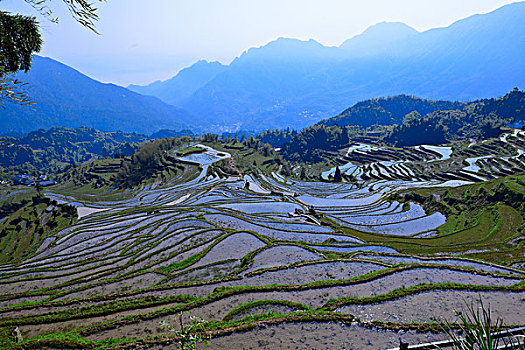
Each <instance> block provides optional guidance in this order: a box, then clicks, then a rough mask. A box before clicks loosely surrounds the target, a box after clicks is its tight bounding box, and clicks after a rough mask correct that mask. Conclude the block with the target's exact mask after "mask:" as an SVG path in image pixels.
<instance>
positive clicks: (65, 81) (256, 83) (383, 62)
mask: <svg viewBox="0 0 525 350" xmlns="http://www.w3.org/2000/svg"><path fill="white" fill-rule="evenodd" d="M523 18H525V2H518V3H513V4H510V5H506V6H503V7H502V8H500V9H498V10H496V11H493V12H490V13H488V14H483V15H474V16H471V17H468V18H465V19H463V20H460V21H457V22H455V23H453V24H451V25H450V26H448V27H446V28H437V29H431V30H428V31H425V32H418V31H417V30H415V29H413V28H411V27H409V26H408V25H406V24H403V23H387V22H383V23H379V24H376V25H374V26H372V27H370V28H368V29H366V30H365V31H364V32H363V33H362V34H360V35H357V36H355V37H353V38H351V39H348V40H346V41H345V42H343V43H342V44H341V45H340V46H338V47H328V46H324V45H322V44H320V43H318V42H316V41H315V40H308V41H301V40H297V39H289V38H279V39H277V40H274V41H272V42H270V43H268V44H266V45H264V46H261V47H258V48H252V49H249V50H247V51H246V52H244V53H243V54H242V55H241V56H240V57H238V58H236V59H235V60H233V61H232V62H231V63H230V64H229V65H223V64H221V63H218V62H207V61H199V62H197V63H195V64H194V65H192V66H190V67H188V68H185V69H183V70H181V71H180V72H179V73H178V74H177V75H176V76H174V77H173V78H171V79H169V80H166V81H157V82H154V83H152V84H150V85H147V86H137V85H131V86H129V87H128V88H127V89H126V88H123V87H120V86H116V85H113V84H103V83H100V82H98V81H96V80H93V79H91V78H89V77H87V76H85V75H83V74H82V73H80V72H78V71H76V70H75V69H73V68H71V67H68V66H66V65H64V64H62V63H59V62H57V61H54V60H52V59H50V58H43V57H38V56H36V57H35V58H34V62H33V67H32V69H31V70H30V71H29V72H28V73H19V74H18V77H19V78H20V80H22V81H24V82H27V83H29V86H30V88H29V90H28V92H29V95H30V97H31V98H32V99H33V101H35V102H36V103H35V105H33V106H31V107H22V106H17V105H12V104H8V105H7V106H6V108H4V109H0V130H1V131H2V133H4V134H5V133H9V132H28V131H31V130H36V129H41V128H45V129H47V128H50V127H53V126H65V127H79V126H87V127H92V128H96V129H99V130H103V131H111V130H121V131H125V132H132V131H136V132H141V133H146V134H150V133H152V132H155V131H158V130H160V129H171V130H182V129H189V130H191V131H190V132H205V131H206V132H210V131H211V132H232V131H237V130H239V129H244V130H253V131H260V130H264V129H272V128H286V127H291V128H294V129H300V128H303V127H306V126H309V125H313V124H315V123H317V122H319V121H320V120H323V119H326V118H329V117H333V116H337V115H339V114H340V113H341V111H344V110H346V109H347V108H348V107H349V106H352V105H354V104H355V103H356V102H358V101H363V100H367V99H373V98H379V97H382V96H393V95H399V94H405V95H411V96H418V97H422V98H427V99H433V100H451V101H455V100H459V101H471V100H477V99H482V98H487V97H492V96H502V95H504V94H505V93H506V92H508V91H510V90H511V89H512V88H514V87H516V86H517V87H523V86H524V85H525V65H524V64H523V57H525V21H523ZM146 95H147V96H146Z"/></svg>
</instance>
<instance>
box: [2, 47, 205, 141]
mask: <svg viewBox="0 0 525 350" xmlns="http://www.w3.org/2000/svg"><path fill="white" fill-rule="evenodd" d="M19 78H20V80H22V81H24V82H27V83H28V84H29V87H28V93H29V95H30V97H31V99H32V100H33V101H34V102H36V104H35V105H33V106H30V107H27V106H18V105H13V104H8V105H7V106H6V108H5V109H0V129H1V130H3V132H27V131H31V130H37V129H48V128H51V127H54V126H65V127H70V128H76V127H80V126H87V127H92V128H96V129H99V130H103V131H113V130H122V131H126V132H131V131H137V132H142V133H151V132H154V131H157V130H159V129H162V128H166V129H167V128H169V129H182V128H184V127H187V126H188V125H192V124H194V123H195V117H193V116H191V115H190V114H189V113H188V112H186V111H184V110H182V109H179V108H177V107H174V106H171V105H168V104H166V103H164V102H162V101H160V100H159V99H158V98H156V97H151V96H143V95H140V94H137V93H135V92H132V91H129V90H127V89H125V88H123V87H120V86H116V85H113V84H102V83H100V82H98V81H96V80H93V79H91V78H89V77H87V76H85V75H83V74H82V73H80V72H78V71H76V70H74V69H73V68H71V67H68V66H66V65H64V64H62V63H59V62H57V61H54V60H52V59H50V58H43V57H39V56H35V57H34V60H33V67H32V69H31V70H30V71H29V72H28V73H27V74H25V73H20V74H19ZM197 122H198V120H197Z"/></svg>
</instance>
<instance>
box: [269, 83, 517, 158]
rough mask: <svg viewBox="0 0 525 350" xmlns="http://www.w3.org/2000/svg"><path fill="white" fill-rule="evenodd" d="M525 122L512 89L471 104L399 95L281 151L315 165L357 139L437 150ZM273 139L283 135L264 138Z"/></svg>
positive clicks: (349, 113)
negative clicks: (433, 146)
mask: <svg viewBox="0 0 525 350" xmlns="http://www.w3.org/2000/svg"><path fill="white" fill-rule="evenodd" d="M524 120H525V93H524V92H523V91H520V90H518V89H517V88H515V89H514V90H513V91H511V92H510V93H508V94H507V95H505V96H504V97H502V98H498V99H486V100H480V101H475V102H472V103H464V102H449V101H432V100H425V99H421V98H416V97H411V96H405V95H401V96H395V97H389V98H381V99H374V100H368V101H364V102H360V103H358V104H356V105H354V106H353V107H351V108H349V109H348V110H346V111H345V112H343V113H342V114H341V115H339V116H337V117H334V118H330V119H327V120H325V121H322V122H320V123H318V124H317V125H314V126H312V127H309V128H306V129H304V130H302V131H301V132H299V133H297V134H294V135H293V136H292V137H291V139H290V140H288V141H287V142H285V143H284V144H283V145H282V152H283V155H284V157H285V159H288V160H291V161H303V162H319V161H322V160H323V158H324V155H325V153H326V151H335V150H338V149H341V148H344V147H346V146H347V145H348V144H349V143H350V142H351V141H352V140H354V139H356V138H361V139H362V138H368V139H374V140H375V141H376V142H379V143H387V144H390V145H394V146H398V147H403V146H414V145H421V144H442V143H446V142H450V141H454V140H461V139H470V138H473V139H481V138H490V137H497V136H498V135H500V134H501V133H502V129H501V127H502V126H504V125H506V124H508V123H510V122H512V121H524ZM365 127H366V129H365ZM272 133H275V134H277V135H280V134H281V135H282V134H284V132H282V133H277V132H274V131H272V132H268V134H272Z"/></svg>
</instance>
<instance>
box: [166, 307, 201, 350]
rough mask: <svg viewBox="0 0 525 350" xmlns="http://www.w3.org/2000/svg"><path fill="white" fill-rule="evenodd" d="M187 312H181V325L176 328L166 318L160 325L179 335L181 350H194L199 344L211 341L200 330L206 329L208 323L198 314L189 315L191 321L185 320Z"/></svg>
mask: <svg viewBox="0 0 525 350" xmlns="http://www.w3.org/2000/svg"><path fill="white" fill-rule="evenodd" d="M185 313H187V312H180V313H179V315H178V316H179V319H178V321H179V327H180V328H175V327H173V326H171V325H170V324H169V323H168V322H167V321H166V320H163V321H161V322H160V326H161V327H162V328H164V329H165V330H167V331H169V332H173V333H175V335H176V336H177V339H178V340H177V344H179V346H180V348H181V350H193V349H195V348H196V346H197V344H203V345H204V346H206V345H208V343H209V341H208V339H207V338H206V337H204V336H203V335H202V334H201V333H199V332H200V331H203V330H204V329H205V326H206V324H207V323H208V322H207V321H206V320H205V319H203V318H200V317H197V316H193V315H191V316H189V323H188V324H186V323H185V322H184V319H183V316H184V314H185Z"/></svg>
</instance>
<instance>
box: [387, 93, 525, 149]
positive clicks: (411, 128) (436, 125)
mask: <svg viewBox="0 0 525 350" xmlns="http://www.w3.org/2000/svg"><path fill="white" fill-rule="evenodd" d="M523 120H525V93H524V92H522V91H519V90H518V89H517V88H516V89H514V90H513V91H511V92H510V93H508V94H507V95H505V96H504V97H502V98H498V99H489V100H480V101H476V102H473V103H470V104H467V105H465V107H464V108H462V110H440V111H435V112H432V113H429V114H427V115H425V116H423V117H422V116H421V115H420V114H419V113H418V112H412V113H409V114H407V115H406V116H405V117H404V118H403V122H402V123H401V124H400V125H397V126H395V127H394V129H393V130H392V132H391V133H390V134H389V135H388V136H386V137H385V138H384V141H385V142H387V143H389V144H392V145H396V146H414V145H421V144H425V143H426V144H441V143H446V142H450V141H454V140H462V139H485V138H491V137H497V136H499V135H500V134H501V133H502V129H501V127H502V126H505V125H507V124H509V123H511V122H513V121H523Z"/></svg>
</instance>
